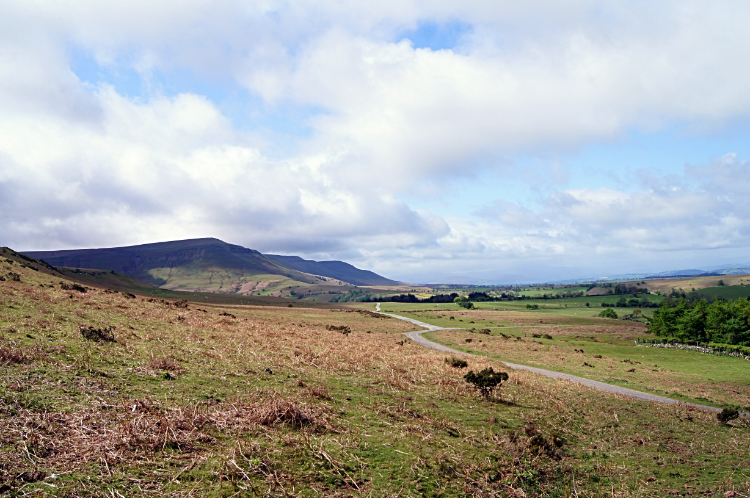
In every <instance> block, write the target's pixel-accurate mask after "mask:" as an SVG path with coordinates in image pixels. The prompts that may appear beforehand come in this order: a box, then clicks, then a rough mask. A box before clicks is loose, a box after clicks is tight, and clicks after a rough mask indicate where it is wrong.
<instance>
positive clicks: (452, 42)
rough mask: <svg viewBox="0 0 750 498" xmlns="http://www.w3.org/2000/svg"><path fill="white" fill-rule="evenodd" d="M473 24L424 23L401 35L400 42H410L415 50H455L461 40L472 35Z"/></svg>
mask: <svg viewBox="0 0 750 498" xmlns="http://www.w3.org/2000/svg"><path fill="white" fill-rule="evenodd" d="M471 31H472V26H471V24H467V23H462V22H458V21H451V22H447V23H442V24H440V23H436V22H422V23H420V24H419V25H418V26H417V27H416V29H411V30H408V31H403V32H401V33H399V36H398V37H397V39H398V40H403V39H407V40H410V41H411V43H412V45H413V46H414V48H429V49H430V50H448V49H453V48H455V47H456V46H457V45H458V44H459V43H460V42H461V38H462V37H463V36H464V35H465V34H467V33H471Z"/></svg>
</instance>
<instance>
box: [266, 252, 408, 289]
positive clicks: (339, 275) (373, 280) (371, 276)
mask: <svg viewBox="0 0 750 498" xmlns="http://www.w3.org/2000/svg"><path fill="white" fill-rule="evenodd" d="M265 256H266V257H267V258H269V259H271V260H273V261H276V262H277V263H279V264H281V265H284V266H286V267H287V268H292V269H294V270H297V271H302V272H305V273H311V274H313V275H321V276H323V277H330V278H335V279H337V280H341V281H344V282H348V283H350V284H354V285H399V284H400V282H396V281H395V280H391V279H388V278H385V277H381V276H380V275H378V274H377V273H374V272H371V271H369V270H360V269H359V268H356V267H354V266H352V265H350V264H349V263H344V262H343V261H312V260H309V259H302V258H300V257H299V256H279V255H277V254H265Z"/></svg>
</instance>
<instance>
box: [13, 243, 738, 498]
mask: <svg viewBox="0 0 750 498" xmlns="http://www.w3.org/2000/svg"><path fill="white" fill-rule="evenodd" d="M22 264H23V265H26V263H23V262H22V261H19V260H18V259H15V258H13V257H3V258H2V259H0V275H2V276H4V277H5V278H6V279H5V280H4V281H0V303H1V306H0V371H2V377H1V378H2V382H1V384H0V493H4V494H6V495H8V496H22V495H45V494H46V495H53V496H207V497H218V496H227V497H229V496H340V497H344V496H394V497H395V496H477V497H479V496H483V497H486V496H518V497H521V496H529V497H531V496H559V497H567V496H579V497H600V496H601V497H604V496H607V497H612V496H616V497H631V496H632V497H642V496H666V495H688V494H693V495H698V494H700V495H702V496H716V497H720V496H723V495H724V493H725V492H727V491H728V490H737V491H739V492H742V493H744V494H747V493H750V478H748V476H747V470H746V469H747V465H748V464H750V452H749V450H748V446H747V437H748V434H749V432H748V431H749V430H750V428H749V427H748V424H747V422H746V421H744V420H735V421H733V422H731V423H730V424H729V425H723V424H719V423H718V422H717V420H716V418H715V416H714V415H713V414H710V413H707V412H703V411H700V410H694V409H688V408H683V407H676V406H657V405H652V404H649V403H641V402H634V401H632V400H629V399H621V398H618V397H615V396H611V395H607V394H603V393H599V392H595V391H592V390H589V389H585V388H583V387H581V386H578V385H576V384H572V383H567V382H558V381H554V380H551V379H546V378H542V377H539V376H536V375H533V374H530V373H526V372H515V371H511V372H510V379H509V381H508V382H506V383H505V385H504V386H503V387H502V388H501V389H500V391H499V392H498V393H497V394H496V395H495V396H492V397H490V398H487V399H485V398H482V397H481V396H479V395H478V394H477V393H476V392H475V391H473V390H472V389H471V388H470V386H469V385H468V384H467V383H466V382H465V381H464V380H463V375H464V374H465V373H466V369H463V370H462V369H458V368H453V367H451V366H450V365H449V364H448V363H446V362H445V361H444V360H445V359H446V357H445V355H443V354H440V353H438V352H435V351H431V350H428V349H425V348H422V347H420V346H417V345H415V344H413V343H411V342H409V341H405V340H404V339H403V336H400V335H398V333H399V332H403V331H405V330H409V329H411V328H412V326H411V325H409V324H407V323H405V322H401V321H398V320H395V319H389V318H382V317H378V316H376V315H373V314H371V313H367V312H364V311H365V310H355V309H348V310H346V309H328V308H301V307H297V306H296V305H295V307H293V308H289V307H287V306H279V307H274V306H252V305H247V304H244V305H235V306H229V305H217V304H212V303H198V302H191V303H189V304H188V305H187V307H185V306H184V305H183V304H180V303H175V302H174V301H169V300H159V299H153V298H151V297H149V296H147V295H139V296H138V297H136V298H130V297H128V296H127V295H125V294H123V293H118V292H107V291H105V290H104V289H88V290H87V291H86V292H81V291H80V290H75V289H70V288H69V289H64V288H62V287H61V285H60V281H61V278H60V276H59V275H55V274H48V273H44V272H43V271H34V270H32V269H30V268H24V267H22ZM13 275H17V276H18V280H15V277H13ZM63 282H64V281H63ZM66 285H68V284H66ZM244 302H248V301H244ZM471 313H476V314H477V315H476V316H477V317H478V314H480V313H487V312H471ZM513 315H514V316H513V317H510V316H509V317H506V318H504V319H503V321H506V322H508V326H513V325H518V324H517V323H515V322H516V321H518V320H527V319H532V318H533V320H536V321H537V322H538V321H539V320H542V321H543V322H546V321H548V320H551V319H552V318H554V320H555V321H565V320H568V323H569V322H571V321H572V322H576V321H577V320H578V319H571V318H566V317H561V316H557V317H552V315H546V314H541V315H539V314H537V315H534V314H530V313H525V312H524V313H514V314H513ZM474 316H475V315H469V314H466V315H461V316H460V317H459V319H461V320H472V319H474ZM485 318H486V317H483V318H482V319H485ZM493 319H494V318H493ZM454 321H455V320H454ZM474 321H475V322H476V319H474ZM496 321H498V322H499V321H500V320H496ZM543 325H544V324H543ZM110 327H113V328H110ZM82 330H83V331H84V332H86V334H87V335H88V336H89V337H96V336H97V334H98V335H99V337H101V338H108V337H109V334H110V333H111V334H113V337H112V338H114V339H115V341H106V340H103V341H93V340H87V339H86V338H84V336H83V334H82V332H81V331H82ZM509 330H510V329H509ZM97 331H98V332H97ZM461 333H462V334H468V332H461ZM560 334H561V333H560ZM560 334H558V333H556V334H555V335H560ZM479 335H480V334H474V335H473V337H478V336H479ZM482 339H483V341H487V340H488V338H487V336H484V335H482ZM489 339H492V340H495V339H496V338H495V337H494V336H492V337H490V338H489ZM542 340H544V339H542ZM623 340H625V339H623ZM497 341H506V342H507V340H504V339H501V338H499V337H498V338H497ZM516 342H519V343H520V342H521V341H516ZM523 342H524V343H526V342H528V343H529V344H531V341H526V340H525V339H524V341H523ZM498 344H501V342H498ZM586 347H589V346H586ZM591 347H593V346H591ZM584 349H585V348H584ZM586 353H587V354H588V353H589V351H586ZM489 366H492V367H494V368H495V369H498V368H500V367H501V366H502V364H501V363H500V362H499V361H496V360H494V359H492V358H488V359H483V358H477V359H469V365H468V369H472V370H474V371H478V370H480V369H482V368H485V367H489ZM636 368H640V367H639V366H638V365H636Z"/></svg>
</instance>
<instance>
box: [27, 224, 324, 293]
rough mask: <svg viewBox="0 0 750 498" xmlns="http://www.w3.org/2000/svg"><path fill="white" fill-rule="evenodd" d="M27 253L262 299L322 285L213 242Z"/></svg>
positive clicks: (168, 285) (159, 283) (179, 286)
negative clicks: (276, 291) (273, 293)
mask: <svg viewBox="0 0 750 498" xmlns="http://www.w3.org/2000/svg"><path fill="white" fill-rule="evenodd" d="M26 254H27V255H28V256H31V257H33V258H37V259H41V260H43V261H45V262H47V263H49V264H50V265H53V266H57V267H68V268H87V269H96V270H104V271H114V272H117V273H121V274H124V275H128V276H129V277H132V278H134V279H137V280H139V281H141V282H144V283H147V284H149V285H153V286H155V287H161V288H164V289H171V290H188V291H200V292H218V293H225V294H241V295H258V294H261V295H263V294H268V293H269V292H271V291H272V290H273V289H274V288H279V287H282V286H283V287H294V286H298V285H305V284H318V283H320V282H321V281H323V279H321V278H319V277H315V276H312V275H309V274H307V273H303V272H300V271H297V270H293V269H290V268H287V267H285V266H283V265H281V264H279V263H277V262H275V261H273V260H271V259H269V258H267V257H265V256H264V255H262V254H261V253H259V252H258V251H255V250H252V249H246V248H244V247H241V246H237V245H233V244H227V243H226V242H222V241H221V240H218V239H212V238H207V239H192V240H182V241H175V242H161V243H156V244H144V245H139V246H130V247H115V248H109V249H78V250H69V251H32V252H28V253H26Z"/></svg>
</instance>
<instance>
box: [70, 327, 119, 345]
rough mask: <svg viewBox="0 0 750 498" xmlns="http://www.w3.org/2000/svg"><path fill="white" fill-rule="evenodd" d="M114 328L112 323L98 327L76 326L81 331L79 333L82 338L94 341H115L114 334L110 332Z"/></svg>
mask: <svg viewBox="0 0 750 498" xmlns="http://www.w3.org/2000/svg"><path fill="white" fill-rule="evenodd" d="M114 329H115V327H114V325H110V326H109V327H102V328H99V329H97V328H95V327H93V326H91V325H80V326H79V327H78V330H80V331H81V335H82V336H83V338H84V339H87V340H89V341H94V342H116V341H115V334H114V333H113V332H112V331H113V330H114Z"/></svg>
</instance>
